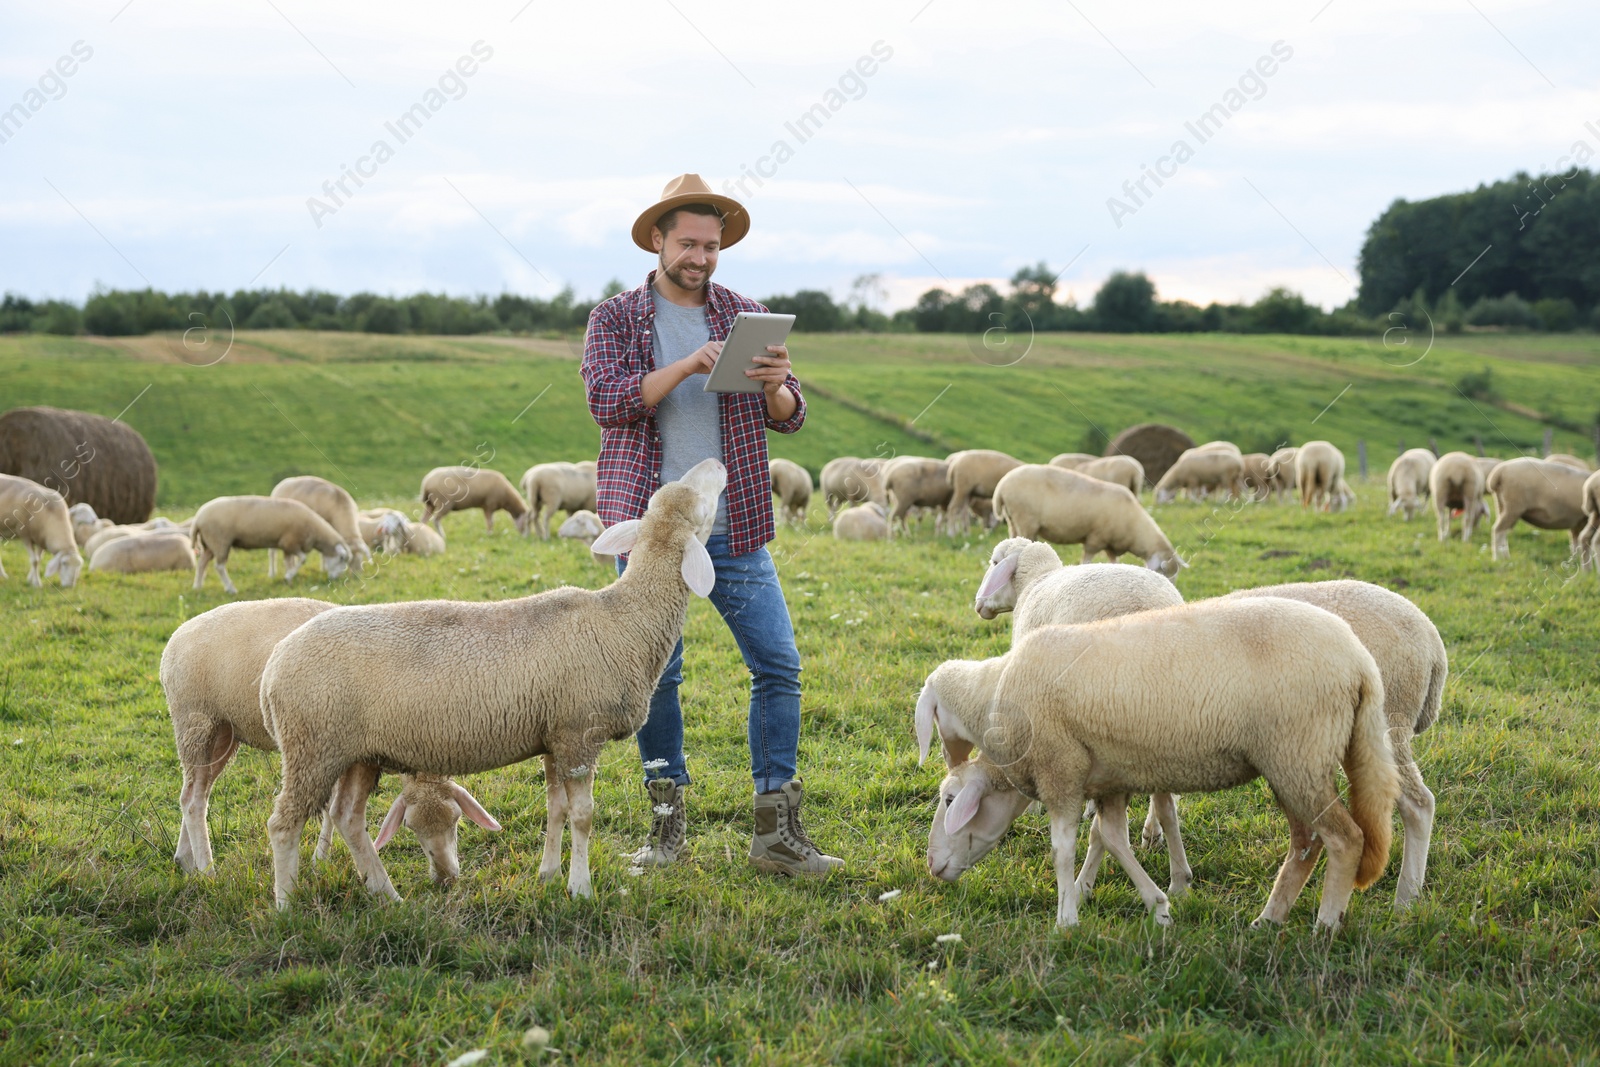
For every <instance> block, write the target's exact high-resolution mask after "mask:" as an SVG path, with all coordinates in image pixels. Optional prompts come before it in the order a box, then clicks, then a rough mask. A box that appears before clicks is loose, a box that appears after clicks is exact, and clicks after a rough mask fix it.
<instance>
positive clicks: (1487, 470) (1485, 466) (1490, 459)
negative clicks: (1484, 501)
mask: <svg viewBox="0 0 1600 1067" xmlns="http://www.w3.org/2000/svg"><path fill="white" fill-rule="evenodd" d="M1461 454H1462V455H1463V456H1465V455H1466V453H1465V452H1463V453H1461ZM1468 458H1470V459H1471V460H1472V463H1473V466H1475V467H1477V468H1478V473H1480V474H1482V475H1483V482H1484V486H1483V495H1484V496H1488V495H1489V475H1490V474H1492V473H1493V472H1494V469H1495V468H1496V467H1498V466H1500V464H1501V463H1504V462H1505V461H1504V460H1502V459H1501V458H1500V457H1499V456H1470V457H1468ZM1485 513H1486V514H1487V509H1485Z"/></svg>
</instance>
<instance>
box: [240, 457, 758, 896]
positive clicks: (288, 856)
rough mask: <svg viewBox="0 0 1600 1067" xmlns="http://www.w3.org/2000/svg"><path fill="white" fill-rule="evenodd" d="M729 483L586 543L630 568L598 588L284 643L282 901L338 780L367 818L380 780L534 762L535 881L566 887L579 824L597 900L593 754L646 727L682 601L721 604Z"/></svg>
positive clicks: (694, 488) (270, 723)
mask: <svg viewBox="0 0 1600 1067" xmlns="http://www.w3.org/2000/svg"><path fill="white" fill-rule="evenodd" d="M726 484H727V470H726V468H724V467H723V466H722V464H721V463H718V462H717V461H716V460H713V459H708V460H703V461H702V462H700V463H698V464H696V465H695V466H694V467H693V468H691V469H690V470H689V472H688V473H687V474H685V475H684V476H683V479H682V480H681V481H677V482H669V483H668V484H666V485H664V486H662V487H661V488H660V489H658V490H656V492H655V495H654V496H653V497H651V500H650V504H649V507H648V508H647V509H646V511H645V514H644V517H643V518H642V519H633V520H628V521H626V522H619V523H617V524H616V525H614V526H612V527H610V528H609V529H608V530H606V532H605V533H604V534H602V535H601V536H600V537H599V538H598V539H597V540H596V541H595V543H594V545H593V546H592V547H593V548H594V549H595V550H596V551H600V552H610V553H618V554H629V553H631V555H630V558H629V563H628V569H627V570H626V571H625V572H624V573H623V574H622V576H621V577H619V578H618V579H617V580H616V581H615V582H613V583H612V584H611V585H609V586H607V587H606V588H604V589H601V590H599V591H594V590H589V589H576V588H571V587H565V588H560V589H553V590H550V591H548V592H545V593H538V594H535V595H533V596H528V597H521V598H519V599H515V600H507V601H502V602H492V603H478V602H467V601H447V600H433V601H420V602H414V603H398V604H367V605H360V606H353V607H343V608H336V609H334V610H333V611H329V612H325V613H324V614H322V615H319V616H318V617H316V618H315V619H312V620H311V621H310V622H307V623H306V624H305V625H303V626H301V627H300V628H299V629H298V630H295V631H294V632H293V633H292V634H290V635H289V636H288V637H286V638H284V639H283V641H282V642H281V643H279V645H278V647H277V648H275V649H274V650H273V653H272V656H271V658H270V659H269V660H268V661H267V665H266V668H265V670H264V671H263V674H262V679H261V706H262V718H263V720H264V722H265V723H266V726H267V729H268V731H269V732H270V733H271V734H272V736H273V738H274V740H276V741H277V743H278V748H279V749H280V750H281V751H282V752H283V788H282V790H281V791H280V792H279V794H278V797H277V800H276V802H275V803H274V804H273V810H272V817H271V819H269V820H268V823H267V828H268V834H269V836H270V838H271V841H272V850H273V869H274V884H275V895H276V899H277V903H278V906H279V907H286V906H287V904H288V901H289V894H290V892H291V891H292V890H293V888H294V884H295V879H296V876H297V872H298V869H299V864H300V848H299V843H300V831H301V829H302V828H303V827H304V826H305V823H306V820H307V819H308V818H309V817H310V816H311V814H312V813H313V812H314V811H316V810H318V809H319V808H321V807H322V806H323V805H324V804H325V803H326V802H327V798H328V796H329V794H330V793H331V792H332V790H333V788H334V786H335V784H336V783H338V782H339V781H340V780H341V779H343V780H344V781H345V783H346V789H347V794H346V795H347V796H349V797H352V798H354V802H353V806H354V807H355V808H359V807H360V804H359V803H358V802H359V801H363V800H364V799H365V797H366V795H367V793H368V791H370V789H371V787H372V783H373V782H374V781H376V779H377V776H378V773H379V771H380V769H381V768H396V769H404V770H408V771H412V772H417V773H428V774H469V773H473V772H476V771H486V770H492V769H494V768H496V767H503V766H506V765H508V764H512V763H518V762H521V761H522V760H525V759H529V758H531V757H533V756H537V755H543V756H544V757H545V760H544V766H545V790H546V796H547V801H548V827H547V831H546V835H545V847H544V857H543V861H542V862H541V864H540V867H539V874H540V877H541V878H543V879H551V878H555V877H559V875H560V872H561V833H562V823H563V822H564V820H565V819H566V818H567V817H568V815H569V814H570V816H571V820H572V871H571V875H570V876H569V878H568V881H567V888H568V890H569V891H570V892H571V893H573V894H574V895H579V896H590V895H592V892H593V890H592V888H591V885H590V878H589V835H590V831H591V829H592V827H593V820H594V792H593V791H594V770H595V766H596V764H597V762H598V760H599V756H600V748H601V745H602V744H603V743H604V742H606V741H613V740H616V741H620V740H622V739H624V738H627V737H631V736H632V735H633V734H634V733H636V732H637V731H638V730H639V728H640V727H641V726H643V725H644V722H645V719H646V718H647V717H648V715H649V710H650V695H651V694H652V693H653V692H654V691H655V687H656V682H657V680H658V679H659V678H660V677H661V671H662V669H663V668H665V667H666V665H667V659H668V657H669V656H670V655H671V654H672V649H673V645H674V644H675V643H676V642H677V640H678V637H679V635H680V634H681V633H682V631H683V622H684V616H685V614H686V612H687V609H688V601H689V595H690V593H691V592H693V593H696V594H698V595H700V596H706V595H709V594H710V592H711V588H712V586H713V585H714V583H715V581H716V572H715V570H714V568H713V566H712V563H711V557H710V555H709V554H708V553H707V551H706V549H705V540H706V538H707V537H709V536H710V533H711V527H712V524H713V522H714V521H715V519H716V514H717V499H718V497H720V496H721V494H722V491H723V489H724V488H725V486H726ZM338 827H339V830H340V832H341V833H342V834H343V835H344V838H345V840H346V842H347V843H348V844H349V845H350V850H351V853H352V855H353V856H354V858H355V864H356V869H357V870H358V871H360V872H361V874H362V875H363V876H364V878H365V881H366V885H367V888H368V889H369V890H371V891H372V892H374V893H383V894H386V895H388V896H390V897H392V898H395V899H398V894H397V893H395V891H394V885H393V883H391V882H390V880H389V875H388V872H387V871H385V870H384V867H383V863H382V861H381V860H379V858H378V854H377V852H376V851H375V850H374V849H373V847H372V842H371V841H370V840H368V838H367V834H366V828H365V827H364V826H363V825H362V824H361V822H360V821H359V820H356V819H353V818H351V819H344V820H341V821H340V822H339V824H338Z"/></svg>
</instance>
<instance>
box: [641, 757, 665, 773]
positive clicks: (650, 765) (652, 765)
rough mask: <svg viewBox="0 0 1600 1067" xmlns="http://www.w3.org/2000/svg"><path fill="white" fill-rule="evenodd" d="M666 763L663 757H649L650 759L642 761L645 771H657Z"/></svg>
mask: <svg viewBox="0 0 1600 1067" xmlns="http://www.w3.org/2000/svg"><path fill="white" fill-rule="evenodd" d="M666 765H667V761H666V760H664V759H651V760H645V761H644V769H645V770H647V771H659V770H660V769H661V768H663V767H665V766H666Z"/></svg>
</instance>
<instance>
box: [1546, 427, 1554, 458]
mask: <svg viewBox="0 0 1600 1067" xmlns="http://www.w3.org/2000/svg"><path fill="white" fill-rule="evenodd" d="M1555 436H1556V432H1555V431H1554V430H1552V429H1551V428H1550V427H1548V426H1546V427H1545V428H1544V455H1546V456H1548V455H1549V454H1550V453H1552V452H1554V451H1555V449H1554V448H1552V447H1551V446H1552V445H1553V444H1554V442H1555Z"/></svg>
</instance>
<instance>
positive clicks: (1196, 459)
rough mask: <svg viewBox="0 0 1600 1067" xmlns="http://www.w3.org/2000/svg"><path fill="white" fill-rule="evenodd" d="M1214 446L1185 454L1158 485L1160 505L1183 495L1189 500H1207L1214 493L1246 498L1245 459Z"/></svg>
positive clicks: (1156, 495)
mask: <svg viewBox="0 0 1600 1067" xmlns="http://www.w3.org/2000/svg"><path fill="white" fill-rule="evenodd" d="M1224 443H1225V442H1215V441H1214V442H1212V443H1211V445H1209V446H1206V447H1202V448H1190V449H1186V450H1184V452H1183V454H1182V455H1180V456H1179V457H1178V459H1177V461H1176V462H1175V463H1173V464H1172V466H1170V467H1168V468H1167V473H1165V474H1163V475H1162V476H1161V480H1160V481H1158V482H1157V483H1156V487H1155V500H1156V503H1158V504H1167V503H1171V502H1172V501H1173V500H1176V499H1177V497H1178V494H1179V493H1180V492H1182V493H1184V494H1185V495H1187V496H1188V497H1190V499H1197V500H1204V499H1205V498H1206V496H1207V495H1209V494H1210V493H1212V492H1217V493H1227V494H1229V495H1231V496H1235V497H1240V496H1243V495H1244V456H1243V455H1241V454H1240V453H1239V452H1237V451H1235V450H1232V449H1228V448H1223V447H1220V445H1222V444H1224Z"/></svg>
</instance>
